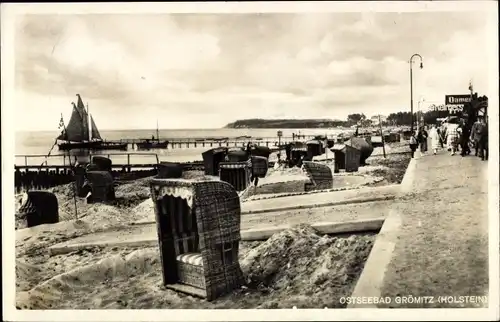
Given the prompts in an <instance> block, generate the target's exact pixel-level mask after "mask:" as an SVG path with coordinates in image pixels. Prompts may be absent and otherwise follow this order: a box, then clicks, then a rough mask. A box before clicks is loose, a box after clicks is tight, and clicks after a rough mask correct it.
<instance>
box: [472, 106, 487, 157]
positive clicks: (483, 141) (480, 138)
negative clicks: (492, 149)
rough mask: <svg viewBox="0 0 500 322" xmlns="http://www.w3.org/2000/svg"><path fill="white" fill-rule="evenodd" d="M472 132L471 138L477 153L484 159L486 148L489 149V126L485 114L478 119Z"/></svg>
mask: <svg viewBox="0 0 500 322" xmlns="http://www.w3.org/2000/svg"><path fill="white" fill-rule="evenodd" d="M471 132H472V133H471V139H472V141H473V142H474V146H475V155H476V156H478V157H480V158H481V159H482V160H484V158H485V155H484V154H485V150H487V141H488V127H487V125H486V122H485V119H484V117H483V116H479V117H478V121H477V122H476V123H474V125H473V126H472V131H471Z"/></svg>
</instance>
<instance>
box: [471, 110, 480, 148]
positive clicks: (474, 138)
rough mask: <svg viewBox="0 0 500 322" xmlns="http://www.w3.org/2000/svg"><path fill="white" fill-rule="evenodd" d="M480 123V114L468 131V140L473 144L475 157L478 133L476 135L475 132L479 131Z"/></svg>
mask: <svg viewBox="0 0 500 322" xmlns="http://www.w3.org/2000/svg"><path fill="white" fill-rule="evenodd" d="M481 127H482V123H481V116H478V118H477V121H476V122H474V124H473V125H472V129H471V132H470V140H471V141H472V143H473V144H474V155H475V156H476V157H477V152H478V151H479V147H478V142H479V135H476V133H479V132H481V129H480V128H481Z"/></svg>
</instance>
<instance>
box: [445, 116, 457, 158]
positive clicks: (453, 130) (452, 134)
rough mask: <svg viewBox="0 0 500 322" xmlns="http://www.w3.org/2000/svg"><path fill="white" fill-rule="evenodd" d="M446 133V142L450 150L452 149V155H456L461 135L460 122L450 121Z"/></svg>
mask: <svg viewBox="0 0 500 322" xmlns="http://www.w3.org/2000/svg"><path fill="white" fill-rule="evenodd" d="M446 133H447V137H446V144H447V145H448V150H451V155H455V152H456V151H457V146H458V139H459V137H460V133H459V130H458V124H455V123H449V124H448V128H447V129H446Z"/></svg>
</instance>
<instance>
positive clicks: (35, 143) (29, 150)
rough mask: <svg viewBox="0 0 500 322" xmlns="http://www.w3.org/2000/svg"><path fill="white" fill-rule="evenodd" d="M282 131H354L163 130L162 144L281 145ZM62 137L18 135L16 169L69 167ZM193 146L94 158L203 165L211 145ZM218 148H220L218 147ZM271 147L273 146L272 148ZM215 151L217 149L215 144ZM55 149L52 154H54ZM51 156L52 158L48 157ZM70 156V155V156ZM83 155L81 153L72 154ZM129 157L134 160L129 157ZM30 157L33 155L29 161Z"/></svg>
mask: <svg viewBox="0 0 500 322" xmlns="http://www.w3.org/2000/svg"><path fill="white" fill-rule="evenodd" d="M278 131H282V137H283V140H284V141H289V140H290V139H288V140H286V139H285V138H291V137H292V133H295V134H300V135H305V136H314V135H327V136H328V137H334V136H336V135H338V134H340V133H346V132H347V133H350V132H352V130H351V129H346V128H334V129H228V128H222V129H186V130H180V129H175V130H168V129H163V130H159V136H160V140H169V139H170V140H172V139H187V138H189V139H202V138H230V139H231V138H238V137H243V136H250V137H252V138H253V139H255V138H259V139H262V141H263V142H265V141H270V142H273V144H274V142H276V141H278V137H277V133H278ZM100 133H101V137H102V138H103V139H104V140H120V139H145V138H151V136H152V135H154V136H155V137H156V129H151V130H100ZM58 134H59V133H58V132H57V131H37V132H16V134H15V155H16V157H15V164H16V165H41V164H42V163H43V162H45V161H46V164H47V165H63V164H68V162H69V161H68V158H67V154H65V152H63V151H58V148H57V145H56V146H54V144H55V138H56V137H57V135H58ZM239 143H240V141H239V142H238V145H239V146H241V145H242V144H244V143H245V139H241V144H239ZM200 145H201V144H198V146H197V147H194V145H190V147H189V148H187V147H185V146H183V147H182V148H178V147H175V148H172V147H171V146H170V145H169V148H168V149H158V150H148V151H137V150H134V149H133V148H132V146H131V145H129V147H128V151H113V150H106V151H96V152H94V153H93V154H96V155H97V154H100V155H103V156H107V157H109V158H111V160H112V161H113V163H114V164H127V160H128V158H129V159H130V163H136V164H137V163H140V164H153V163H156V158H157V157H158V160H159V161H170V162H192V161H201V160H202V156H201V153H202V152H204V151H206V150H208V149H210V146H209V145H205V147H201V146H200ZM217 146H218V145H217ZM270 146H271V144H270ZM213 147H216V145H215V144H214V146H213ZM51 148H52V151H51ZM49 152H50V157H46V156H47V155H48V154H49ZM66 153H67V152H66ZM72 153H79V152H72ZM127 154H129V155H130V156H129V157H127ZM26 155H30V156H29V157H26Z"/></svg>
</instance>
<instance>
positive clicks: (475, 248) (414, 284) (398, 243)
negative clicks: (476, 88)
mask: <svg viewBox="0 0 500 322" xmlns="http://www.w3.org/2000/svg"><path fill="white" fill-rule="evenodd" d="M414 162H415V164H414V166H415V167H414V169H413V170H412V171H410V172H413V173H408V174H407V175H409V176H410V178H409V182H408V185H405V187H403V190H404V193H403V194H402V196H400V197H399V198H398V199H397V201H396V202H395V203H394V204H393V206H392V207H391V212H390V215H389V217H388V218H387V220H386V223H384V226H385V225H386V224H388V225H393V226H394V227H396V228H395V229H394V227H388V229H387V233H385V235H384V236H382V240H381V242H380V245H377V243H376V244H375V246H374V251H375V248H378V250H377V252H378V253H379V254H380V256H378V258H376V259H375V260H374V261H373V262H377V263H375V264H376V265H373V263H370V261H372V259H369V260H368V262H367V264H366V266H365V268H366V269H367V271H366V274H367V275H370V274H371V278H365V279H364V280H365V281H364V284H365V285H364V288H363V285H357V287H356V289H357V291H355V293H357V294H353V295H356V296H382V297H386V296H387V297H390V298H391V299H392V300H391V303H390V304H378V305H375V306H376V307H400V308H408V307H445V308H455V307H487V306H488V303H484V300H485V299H486V298H485V297H484V296H485V295H487V294H488V162H485V161H481V160H480V159H479V158H477V157H473V156H468V157H461V156H460V155H455V156H450V155H449V154H448V153H445V151H443V152H441V153H440V154H438V155H436V156H434V155H427V156H423V157H419V158H418V159H416V160H415V161H414ZM405 180H406V179H405ZM384 228H385V227H384ZM384 228H382V231H381V234H382V233H383V232H384ZM391 235H392V237H391ZM377 242H378V238H377ZM383 248H385V250H384V249H383ZM381 249H382V250H381ZM388 249H389V250H388ZM372 252H373V251H372ZM391 252H392V256H391V255H388V256H386V255H387V253H391ZM373 255H375V254H373ZM371 257H372V256H370V258H371ZM384 257H385V258H386V260H385V261H386V263H388V265H385V263H383V262H384V259H383V258H384ZM369 266H370V267H371V268H370V269H368V268H369ZM377 266H378V267H379V268H378V270H379V271H381V273H380V274H379V275H377V273H376V272H375V273H374V272H369V270H372V271H376V270H377V268H376V267H377ZM373 267H375V269H372V268H373ZM363 274H365V272H363ZM378 276H382V277H381V278H380V281H379V282H381V283H380V284H379V285H378V286H377V285H374V284H377V281H376V280H377V279H378ZM362 278H363V276H362V277H361V278H360V281H361V280H362ZM366 281H369V282H366ZM358 284H363V283H361V282H358ZM363 289H364V290H365V291H366V292H365V293H366V294H363V292H364V291H363ZM368 293H370V294H368ZM377 293H378V294H377ZM410 295H411V296H413V298H415V297H421V298H420V299H419V300H418V301H417V302H418V303H415V302H414V301H412V300H413V299H412V300H409V301H407V303H402V301H398V302H399V303H396V298H397V297H399V298H398V299H402V297H405V296H410ZM460 296H462V298H460ZM466 296H479V297H478V298H476V297H474V298H465V297H466ZM423 297H427V298H423ZM431 297H432V299H431ZM443 297H445V298H443ZM452 297H453V298H452ZM410 302H411V303H410ZM471 302H476V303H471ZM363 306H364V307H366V305H362V306H360V305H357V306H354V307H363ZM372 307H373V306H372Z"/></svg>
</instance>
